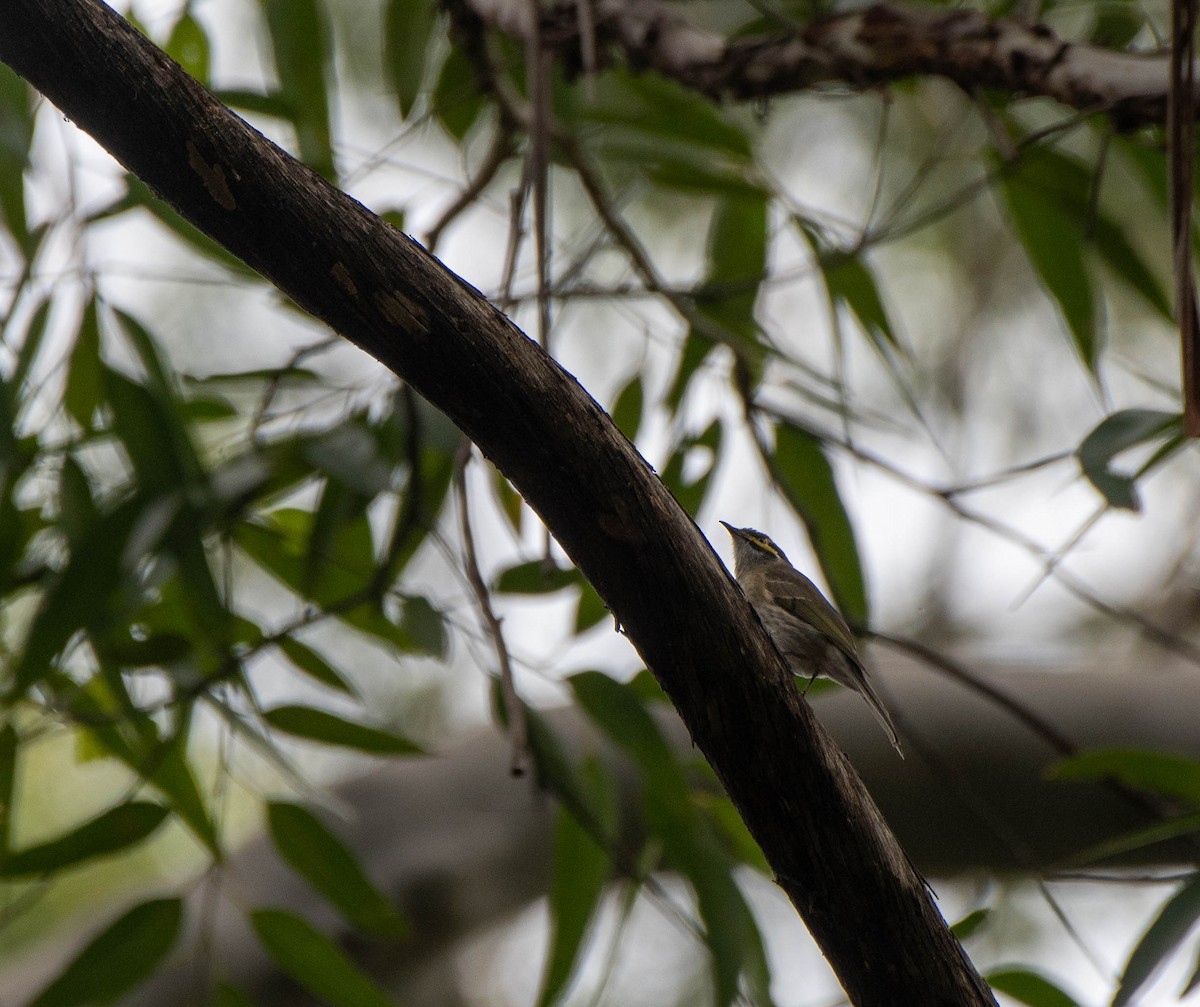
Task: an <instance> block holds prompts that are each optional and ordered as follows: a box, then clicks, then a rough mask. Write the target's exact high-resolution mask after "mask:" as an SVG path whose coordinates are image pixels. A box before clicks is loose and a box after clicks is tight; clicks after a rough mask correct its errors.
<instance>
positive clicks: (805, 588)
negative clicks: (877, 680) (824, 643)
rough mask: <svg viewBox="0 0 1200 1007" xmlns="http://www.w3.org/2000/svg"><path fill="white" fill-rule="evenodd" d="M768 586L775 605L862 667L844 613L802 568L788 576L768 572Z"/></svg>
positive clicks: (790, 572)
mask: <svg viewBox="0 0 1200 1007" xmlns="http://www.w3.org/2000/svg"><path fill="white" fill-rule="evenodd" d="M767 587H768V589H769V590H770V592H771V595H772V597H773V598H774V599H775V604H777V605H778V606H779V607H780V608H782V609H783V610H784V611H785V612H789V613H790V614H792V615H794V616H796V617H797V618H798V619H801V620H802V621H804V622H806V623H808V625H810V626H812V627H813V628H814V629H816V630H818V631H819V632H821V633H822V634H824V635H825V636H826V637H828V638H829V640H830V642H832V643H833V644H834V646H836V647H837V649H838V650H840V651H841V652H842V653H843V654H845V655H846V657H847V658H849V660H850V662H851V663H852V664H854V665H856V666H858V667H862V658H860V657H859V656H858V648H857V647H856V646H855V645H854V636H853V634H851V632H850V627H849V626H847V625H846V620H845V619H843V618H842V616H841V613H840V612H838V610H837V609H836V608H834V607H833V605H831V604H830V603H829V602H827V601H826V600H825V597H824V595H822V594H821V592H820V591H819V590H818V589H817V586H816V585H815V584H814V583H813V582H812V581H810V580H809V579H808V578H807V577H805V576H804V574H802V573H800V572H799V571H798V570H794V571H789V573H788V574H787V575H779V574H768V577H767Z"/></svg>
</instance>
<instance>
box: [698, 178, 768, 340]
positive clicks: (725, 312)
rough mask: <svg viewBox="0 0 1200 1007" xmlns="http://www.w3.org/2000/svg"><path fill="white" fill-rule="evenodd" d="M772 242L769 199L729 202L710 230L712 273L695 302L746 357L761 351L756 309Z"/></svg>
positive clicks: (758, 196)
mask: <svg viewBox="0 0 1200 1007" xmlns="http://www.w3.org/2000/svg"><path fill="white" fill-rule="evenodd" d="M767 240H768V234H767V198H766V195H765V194H763V193H759V192H756V193H753V194H751V195H739V196H727V197H726V198H724V199H722V200H721V201H720V202H719V203H718V204H717V209H716V212H715V213H714V214H713V219H712V223H711V225H710V226H709V230H708V269H707V271H706V274H705V277H704V282H703V283H702V284H700V286H699V287H698V288H697V290H696V292H695V295H694V296H695V300H696V306H697V307H698V308H699V310H700V311H701V312H702V313H703V314H704V315H705V316H706V317H707V318H711V319H712V320H713V321H714V322H716V323H717V325H718V326H719V327H720V329H721V331H722V332H724V333H727V334H728V335H729V336H730V337H731V338H732V339H733V340H736V341H737V342H738V345H739V347H740V348H741V350H742V352H747V351H753V350H757V347H758V335H759V329H758V322H757V320H756V319H755V317H754V306H755V304H756V303H757V301H758V291H759V287H760V286H761V285H762V282H763V280H764V279H765V278H766V269H767ZM700 334H701V335H703V333H700Z"/></svg>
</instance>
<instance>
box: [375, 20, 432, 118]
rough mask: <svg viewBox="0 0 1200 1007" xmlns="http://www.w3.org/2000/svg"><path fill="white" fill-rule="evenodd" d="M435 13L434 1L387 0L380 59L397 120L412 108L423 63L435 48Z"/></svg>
mask: <svg viewBox="0 0 1200 1007" xmlns="http://www.w3.org/2000/svg"><path fill="white" fill-rule="evenodd" d="M437 13H438V5H437V3H436V0H389V2H388V4H387V9H386V11H385V13H384V18H385V24H384V44H385V46H386V48H385V57H384V60H385V63H386V65H387V69H388V76H389V79H390V80H391V82H392V90H393V91H394V92H395V94H396V100H397V101H398V102H399V104H400V118H401V119H407V118H408V113H409V112H411V111H412V107H413V104H414V103H415V102H416V100H417V95H419V94H420V93H421V84H422V82H423V81H424V78H425V65H426V62H427V61H428V59H429V56H430V54H431V53H433V52H435V51H436V47H435V46H434V45H433V42H434V38H435V36H434V33H433V29H434V27H435V26H436V25H437V23H438V22H437Z"/></svg>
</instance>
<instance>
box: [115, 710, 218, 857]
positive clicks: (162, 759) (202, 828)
mask: <svg viewBox="0 0 1200 1007" xmlns="http://www.w3.org/2000/svg"><path fill="white" fill-rule="evenodd" d="M133 768H134V769H136V770H138V771H139V772H142V773H144V775H145V777H146V780H147V782H149V783H150V784H152V785H153V786H154V787H155V788H157V789H158V791H159V792H160V793H161V794H162V795H163V796H164V797H166V798H167V800H168V802H169V803H170V805H171V810H172V811H174V812H175V814H177V815H178V816H179V817H180V818H181V819H182V820H183V821H184V822H185V823H186V824H187V826H188V828H190V829H191V830H192V832H193V833H195V835H196V838H197V839H199V840H200V841H201V842H202V843H203V844H204V845H205V847H206V848H207V849H208V851H209V853H211V854H212V856H213V858H214V859H216V860H217V861H218V862H219V861H220V860H222V859H223V857H224V854H223V852H222V850H221V844H220V840H219V839H218V838H217V829H216V826H215V825H214V824H213V820H212V818H211V816H210V815H209V813H208V808H207V807H206V806H205V804H204V798H203V797H202V796H201V795H200V788H199V787H198V786H197V785H196V777H195V776H194V775H193V773H192V767H191V766H190V765H189V764H188V760H187V733H186V729H182V728H181V729H179V731H178V733H177V734H176V736H175V737H173V738H169V739H167V740H165V741H163V742H160V743H159V744H158V746H157V747H156V748H155V749H154V750H153V751H151V752H150V754H149V755H148V756H147V757H146V758H144V759H143V760H142V764H141V765H135V766H133Z"/></svg>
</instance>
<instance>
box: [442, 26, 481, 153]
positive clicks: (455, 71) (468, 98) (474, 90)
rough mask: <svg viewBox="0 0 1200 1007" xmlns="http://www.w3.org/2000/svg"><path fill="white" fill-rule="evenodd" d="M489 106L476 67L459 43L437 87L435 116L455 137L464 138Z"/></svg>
mask: <svg viewBox="0 0 1200 1007" xmlns="http://www.w3.org/2000/svg"><path fill="white" fill-rule="evenodd" d="M486 105H487V101H486V99H485V98H484V97H483V95H482V94H480V93H479V85H478V83H477V82H476V79H475V67H474V66H473V65H472V64H471V61H470V59H468V58H467V55H466V54H465V53H464V52H463V51H462V50H461V49H459V48H458V47H457V46H454V47H453V48H451V50H450V52H449V54H448V55H447V56H446V60H445V62H444V63H443V64H442V70H441V73H439V74H438V79H437V83H436V84H435V85H434V88H433V96H432V98H431V106H432V111H433V116H434V118H435V119H437V121H438V122H440V123H441V124H442V125H443V126H444V127H445V129H446V132H448V133H449V134H450V136H451V137H453V138H454V139H455V140H458V141H462V140H463V139H464V138H465V137H466V135H467V132H468V131H469V130H470V128H471V127H472V126H473V125H474V124H475V120H476V119H478V118H479V116H480V114H481V113H482V112H483V110H484V107H485V106H486Z"/></svg>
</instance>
